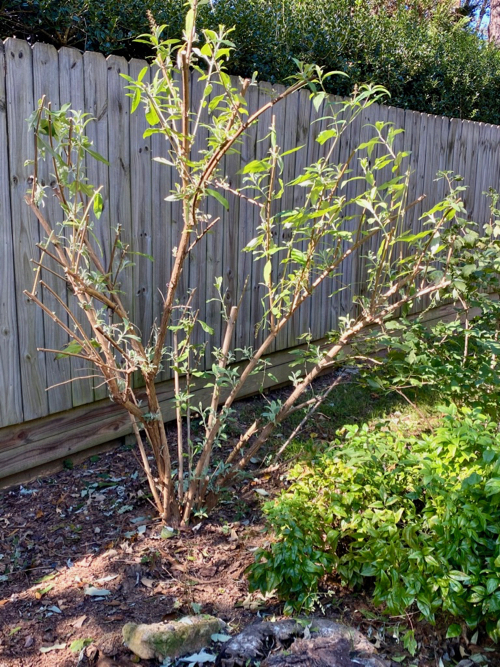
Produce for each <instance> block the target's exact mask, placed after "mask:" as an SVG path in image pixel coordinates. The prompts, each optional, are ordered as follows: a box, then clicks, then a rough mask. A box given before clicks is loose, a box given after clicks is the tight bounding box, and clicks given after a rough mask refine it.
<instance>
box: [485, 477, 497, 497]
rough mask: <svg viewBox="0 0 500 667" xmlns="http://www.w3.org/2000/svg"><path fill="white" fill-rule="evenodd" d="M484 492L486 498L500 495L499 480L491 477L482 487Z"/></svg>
mask: <svg viewBox="0 0 500 667" xmlns="http://www.w3.org/2000/svg"><path fill="white" fill-rule="evenodd" d="M484 491H485V493H486V495H487V496H493V495H494V494H495V493H500V478H499V477H492V478H491V479H489V480H488V481H487V482H486V484H485V485H484Z"/></svg>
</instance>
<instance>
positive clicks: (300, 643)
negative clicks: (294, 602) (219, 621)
mask: <svg viewBox="0 0 500 667" xmlns="http://www.w3.org/2000/svg"><path fill="white" fill-rule="evenodd" d="M376 653H377V651H376V650H375V647H374V646H373V644H371V643H370V642H369V641H368V640H367V639H366V637H364V636H363V635H362V634H361V633H360V632H358V631H357V630H354V628H350V627H348V626H347V625H342V624H341V623H335V622H334V621H329V620H326V619H323V618H318V619H305V620H303V621H300V622H299V621H296V620H285V621H277V622H269V623H267V622H263V623H257V624H255V625H250V626H248V627H247V628H245V629H244V630H243V632H241V633H240V634H239V635H236V637H233V638H232V639H231V640H230V641H229V642H228V643H227V644H226V645H225V646H224V648H223V650H222V652H221V654H220V656H219V658H218V664H219V665H220V666H221V667H245V666H246V665H249V664H253V663H256V662H262V661H264V662H262V665H263V667H264V666H267V667H277V666H278V665H283V666H285V665H297V667H299V666H300V667H305V666H306V665H309V666H311V667H316V666H317V667H320V666H323V665H324V666H326V665H338V667H351V666H352V667H359V666H360V665H362V666H363V667H386V666H387V665H388V664H389V663H387V662H386V661H384V660H381V659H380V658H379V657H377V656H376ZM335 655H336V656H337V657H336V658H335ZM334 658H335V660H336V662H334Z"/></svg>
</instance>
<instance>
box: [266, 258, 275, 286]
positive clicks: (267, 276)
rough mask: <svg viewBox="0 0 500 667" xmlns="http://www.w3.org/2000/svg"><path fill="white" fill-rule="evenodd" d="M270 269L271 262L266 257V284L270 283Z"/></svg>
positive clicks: (271, 267) (271, 266)
mask: <svg viewBox="0 0 500 667" xmlns="http://www.w3.org/2000/svg"><path fill="white" fill-rule="evenodd" d="M272 270H273V264H272V262H271V260H270V259H268V260H267V262H266V264H265V266H264V283H265V284H266V285H269V284H270V281H271V272H272Z"/></svg>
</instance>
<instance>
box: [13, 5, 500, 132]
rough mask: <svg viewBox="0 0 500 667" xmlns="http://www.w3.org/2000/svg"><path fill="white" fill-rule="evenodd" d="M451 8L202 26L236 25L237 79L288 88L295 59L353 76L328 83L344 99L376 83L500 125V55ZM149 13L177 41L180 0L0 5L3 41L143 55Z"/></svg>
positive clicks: (286, 15)
mask: <svg viewBox="0 0 500 667" xmlns="http://www.w3.org/2000/svg"><path fill="white" fill-rule="evenodd" d="M387 6H389V7H390V11H388V10H387ZM449 6H450V5H449V4H448V3H443V7H444V8H443V9H442V10H441V11H438V12H434V13H429V12H425V11H422V2H417V3H415V8H413V9H412V8H409V3H408V2H401V1H400V0H391V2H386V3H384V2H382V1H381V0H379V1H378V2H376V0H371V1H370V0H213V2H212V3H211V4H210V5H208V6H205V7H204V8H202V14H201V20H200V26H201V27H202V26H208V27H212V28H214V27H215V28H216V27H217V26H218V25H219V24H224V25H226V26H231V25H234V26H235V30H234V32H233V35H232V38H233V41H234V42H235V44H236V47H237V49H236V53H235V56H234V58H233V60H232V65H231V70H232V72H233V73H237V74H242V75H251V74H252V72H253V71H255V70H257V71H258V72H259V78H261V79H264V80H268V81H272V82H277V81H280V82H282V81H285V80H286V78H287V77H288V76H289V75H290V74H292V73H293V72H294V71H295V65H294V63H293V58H298V59H300V60H306V61H309V62H316V63H318V64H320V65H323V66H324V67H326V68H327V69H328V70H341V71H344V72H346V73H348V74H349V79H345V78H342V77H334V78H333V79H332V81H331V92H335V93H337V94H340V95H345V94H349V93H350V92H351V90H352V88H353V86H354V85H355V84H359V83H364V82H369V81H370V82H376V83H380V84H382V85H384V86H386V87H387V88H388V89H389V91H390V92H391V95H392V100H391V104H393V105H395V106H400V107H404V108H410V109H414V110H417V111H427V112H430V113H436V114H442V115H447V116H455V117H459V118H471V119H474V120H482V121H485V122H490V123H497V124H500V51H499V50H498V49H497V48H496V47H494V46H491V45H489V44H487V43H486V42H485V41H484V40H483V39H481V38H480V37H479V36H478V35H476V34H474V33H473V32H472V31H471V30H469V28H468V27H467V25H466V23H465V22H464V20H463V19H461V18H460V17H459V16H457V15H456V14H454V13H453V12H452V11H450V10H449V9H446V7H449ZM147 9H150V10H151V11H152V12H153V15H154V16H155V17H156V20H157V22H158V23H161V24H162V23H166V24H168V28H167V31H166V33H167V34H168V36H179V35H180V32H181V29H182V16H183V11H184V10H183V2H182V0H39V1H31V2H30V1H28V2H5V1H4V2H2V0H0V36H1V37H3V38H5V37H8V36H10V35H14V34H15V35H17V36H18V37H20V38H24V39H28V40H29V41H31V42H33V41H36V40H39V41H45V42H50V43H52V44H54V45H55V46H57V47H59V46H62V45H68V46H75V47H78V48H80V49H90V50H99V51H102V52H103V53H105V54H109V53H118V54H120V55H126V56H128V57H132V56H135V57H137V56H144V55H146V54H145V53H144V50H143V49H144V47H143V46H142V45H139V44H135V43H134V41H133V40H134V37H136V36H137V35H138V34H141V33H143V32H146V31H147V30H148V22H147V19H146V10H147Z"/></svg>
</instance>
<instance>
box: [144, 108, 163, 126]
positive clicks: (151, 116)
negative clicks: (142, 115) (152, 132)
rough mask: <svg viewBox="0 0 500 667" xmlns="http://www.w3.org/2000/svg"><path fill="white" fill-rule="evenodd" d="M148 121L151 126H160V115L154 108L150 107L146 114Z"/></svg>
mask: <svg viewBox="0 0 500 667" xmlns="http://www.w3.org/2000/svg"><path fill="white" fill-rule="evenodd" d="M146 120H147V121H148V123H149V124H150V125H158V123H159V122H160V119H159V118H158V114H157V113H156V111H155V109H154V107H152V106H150V107H149V109H148V110H147V112H146Z"/></svg>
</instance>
